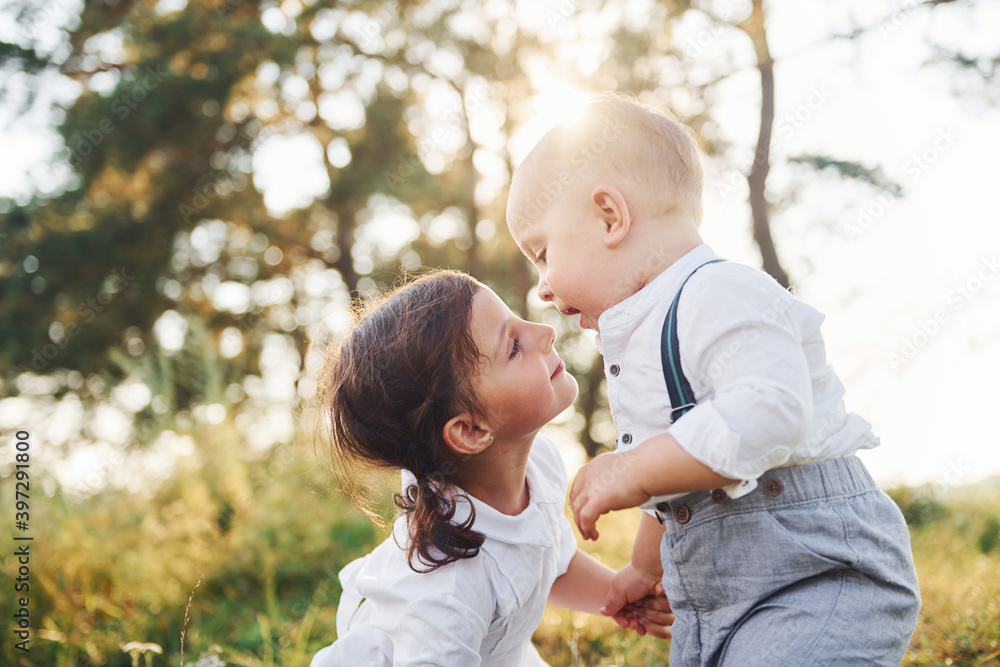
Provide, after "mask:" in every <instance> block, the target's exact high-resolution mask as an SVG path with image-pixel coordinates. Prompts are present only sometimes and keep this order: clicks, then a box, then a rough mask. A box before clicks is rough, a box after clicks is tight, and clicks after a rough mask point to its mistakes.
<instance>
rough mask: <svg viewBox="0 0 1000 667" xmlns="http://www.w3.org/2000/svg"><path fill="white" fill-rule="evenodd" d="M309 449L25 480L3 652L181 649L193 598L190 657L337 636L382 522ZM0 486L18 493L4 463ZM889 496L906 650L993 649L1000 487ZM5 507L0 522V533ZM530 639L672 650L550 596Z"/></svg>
mask: <svg viewBox="0 0 1000 667" xmlns="http://www.w3.org/2000/svg"><path fill="white" fill-rule="evenodd" d="M301 454H302V456H301V457H288V456H287V455H286V456H285V457H283V460H280V461H279V460H271V461H261V462H257V463H254V464H246V465H242V466H237V465H234V466H232V467H231V468H232V469H230V470H228V471H227V472H226V473H225V474H224V475H222V476H221V478H219V479H213V480H212V483H211V484H209V483H206V482H205V481H203V480H202V479H201V478H200V477H199V476H198V475H195V474H182V475H179V476H178V477H177V479H175V480H173V481H171V482H169V483H167V484H165V485H164V486H163V487H161V488H160V489H159V490H158V491H157V492H156V493H155V495H152V496H148V497H142V496H126V495H123V494H106V495H98V496H96V497H92V498H90V499H88V500H86V501H85V502H76V501H71V500H70V499H68V498H65V497H64V496H62V495H60V494H56V495H55V496H53V497H45V496H42V494H41V493H39V492H35V493H34V494H33V500H32V503H33V505H32V522H33V524H32V525H33V534H34V541H33V542H32V546H31V562H30V568H31V580H30V583H31V590H30V592H29V594H28V595H29V597H30V611H31V618H32V627H33V629H34V633H33V636H32V639H31V651H30V654H24V653H22V652H21V651H19V650H17V649H15V648H14V645H13V644H14V641H15V640H14V638H13V637H14V636H13V634H12V630H13V627H12V625H11V622H10V620H9V619H11V618H12V617H13V616H12V614H13V613H14V611H15V607H14V604H15V601H16V600H15V596H14V595H11V594H9V593H8V591H10V590H12V589H13V584H14V582H13V581H12V580H11V578H12V577H13V576H16V572H17V567H18V564H17V563H16V558H15V557H14V556H13V549H9V548H4V549H3V555H2V556H0V587H2V588H3V590H4V591H5V592H4V595H3V596H2V597H0V615H2V617H3V618H4V619H5V622H4V631H3V634H2V635H0V648H2V653H3V656H4V658H5V659H4V660H3V662H4V664H12V665H19V666H24V667H28V666H29V665H30V666H39V665H53V666H58V667H64V666H65V667H86V666H89V665H109V666H121V667H130V666H132V665H154V666H159V665H179V664H180V661H181V640H180V636H181V631H182V630H183V629H184V627H185V626H184V623H185V611H186V608H187V605H188V601H189V599H190V609H189V610H188V616H189V619H188V623H187V627H186V633H185V640H184V663H185V664H188V663H192V664H200V665H201V667H211V666H213V665H214V666H216V667H218V665H220V664H223V663H224V664H227V665H246V666H247V667H271V666H276V665H281V666H284V667H305V666H306V665H308V664H309V660H310V658H311V656H312V654H313V653H315V651H316V650H318V649H319V648H321V647H323V646H325V645H327V644H329V643H330V642H332V641H333V639H334V638H335V615H336V603H337V600H338V597H339V594H340V589H339V587H338V584H337V580H336V573H337V572H338V570H339V569H340V568H341V567H342V566H343V565H344V564H346V563H347V562H348V561H350V560H351V559H353V558H354V557H356V556H357V555H360V554H363V553H364V552H365V551H367V550H368V549H370V548H371V547H372V546H373V545H375V544H376V543H378V542H379V541H380V540H381V539H382V535H383V534H384V533H383V532H382V531H381V530H379V529H377V528H375V527H373V526H372V525H371V524H370V523H369V522H368V521H367V520H366V519H365V518H364V517H363V516H362V515H360V514H359V513H358V512H357V511H355V510H353V509H351V508H349V507H346V506H344V504H343V503H342V502H341V501H340V500H339V499H338V498H337V496H336V494H335V493H334V492H332V491H331V490H329V488H328V480H329V478H328V476H327V474H326V472H325V471H324V470H323V469H322V468H319V467H318V466H316V465H313V464H312V463H311V462H312V461H314V460H315V459H314V458H312V454H311V451H307V450H303V451H302V452H301ZM33 488H36V485H33ZM0 489H2V493H3V497H4V498H12V497H13V482H12V480H11V479H10V478H6V479H4V480H2V482H0ZM892 495H893V497H894V498H895V499H896V501H897V503H899V504H900V506H901V507H902V508H903V510H904V514H906V516H907V519H908V521H909V523H910V526H911V532H912V536H913V546H914V553H915V557H916V563H917V570H918V574H919V577H920V584H921V590H922V594H923V600H924V606H923V610H922V612H921V616H920V620H919V624H918V627H917V631H916V633H915V634H914V637H913V642H912V644H911V647H910V651H909V652H908V653H907V656H906V659H905V661H904V664H906V665H987V664H997V663H1000V485H997V484H992V485H979V486H978V487H976V488H974V489H966V490H963V489H959V490H954V491H953V492H951V493H949V494H948V495H947V496H946V497H939V496H937V495H935V494H934V493H932V492H931V491H929V490H927V489H900V490H896V491H894V492H892ZM222 498H228V499H229V500H228V501H223V500H222ZM637 520H638V516H637V514H636V513H634V512H632V513H629V512H625V513H618V514H615V515H612V516H611V517H605V518H604V519H602V524H601V526H602V539H601V540H600V542H599V543H598V544H596V545H595V544H592V543H587V544H584V548H586V549H589V550H592V552H593V553H596V554H597V555H598V556H599V557H600V558H601V559H602V560H603V561H604V562H606V563H608V564H609V565H611V566H612V567H619V566H621V565H622V564H624V563H625V562H626V561H627V559H628V549H629V544H630V540H631V535H632V534H633V531H634V526H635V523H636V521H637ZM9 523H10V522H8V521H5V522H3V525H2V526H0V531H4V532H3V533H0V537H2V539H3V543H4V544H5V545H10V544H13V541H12V539H11V537H12V536H11V535H10V534H9V532H10V527H9ZM202 577H203V579H202V581H201V584H200V585H199V586H198V589H197V591H195V592H194V594H193V595H192V589H193V588H194V587H195V585H196V583H197V582H198V581H199V579H200V578H202ZM19 595H20V594H19ZM535 641H536V643H537V644H538V646H539V650H540V651H541V653H542V655H543V657H545V658H546V659H547V660H548V661H549V662H550V663H551V664H552V665H587V666H591V665H630V666H632V665H639V666H642V665H665V664H667V658H668V655H669V642H667V641H662V640H656V639H653V638H648V637H647V638H639V637H636V636H634V635H627V634H624V633H622V632H620V631H619V630H618V628H617V626H615V625H614V624H613V623H612V622H611V621H609V620H607V619H604V618H597V617H592V616H588V615H586V614H577V613H572V612H565V611H562V610H558V609H556V608H550V609H549V610H548V611H547V613H546V615H545V618H544V620H543V622H542V625H541V627H540V628H539V629H538V631H537V633H536V634H535ZM129 643H133V644H131V645H129ZM135 643H140V644H146V646H144V647H143V646H139V647H138V648H136V644H135ZM153 645H155V648H154V647H153ZM123 646H124V647H125V648H129V649H130V651H129V652H126V651H124V650H123V648H122V647H123ZM143 649H146V651H145V652H141V651H142V650H143ZM156 650H160V651H162V653H156V652H155V651H156Z"/></svg>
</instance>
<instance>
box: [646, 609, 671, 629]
mask: <svg viewBox="0 0 1000 667" xmlns="http://www.w3.org/2000/svg"><path fill="white" fill-rule="evenodd" d="M639 620H641V621H644V622H647V623H655V624H656V625H673V624H674V621H675V620H677V617H676V616H674V615H673V614H672V613H671V612H669V611H654V610H652V609H647V610H645V611H644V612H643V613H642V615H641V616H640V617H639Z"/></svg>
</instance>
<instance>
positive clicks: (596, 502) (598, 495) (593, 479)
mask: <svg viewBox="0 0 1000 667" xmlns="http://www.w3.org/2000/svg"><path fill="white" fill-rule="evenodd" d="M629 454H630V452H611V453H608V454H601V455H600V456H598V457H596V458H595V459H594V460H593V461H591V462H590V463H588V464H587V465H585V466H584V467H583V468H581V469H580V472H579V473H577V475H576V479H575V480H573V487H572V488H571V489H570V491H569V504H570V506H571V507H572V508H573V520H574V521H575V522H576V526H577V528H579V529H580V534H581V535H583V538H584V539H585V540H596V539H597V538H598V532H597V525H596V524H597V519H598V517H600V516H601V515H602V514H607V513H608V512H610V511H612V510H622V509H627V508H629V507H637V506H638V505H641V504H643V503H644V502H646V501H647V500H649V498H650V496H649V494H647V493H646V492H644V491H643V490H642V489H641V488H639V485H638V484H637V483H636V481H635V475H633V474H632V471H631V465H630V462H631V457H630V456H629Z"/></svg>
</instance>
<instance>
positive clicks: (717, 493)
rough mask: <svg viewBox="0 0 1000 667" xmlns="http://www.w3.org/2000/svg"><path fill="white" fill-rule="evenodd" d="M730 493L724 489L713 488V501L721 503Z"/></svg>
mask: <svg viewBox="0 0 1000 667" xmlns="http://www.w3.org/2000/svg"><path fill="white" fill-rule="evenodd" d="M728 497H729V494H728V493H726V492H725V491H724V490H722V489H712V502H713V503H715V504H716V505H718V504H719V503H722V502H725V500H726V498H728Z"/></svg>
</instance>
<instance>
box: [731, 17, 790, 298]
mask: <svg viewBox="0 0 1000 667" xmlns="http://www.w3.org/2000/svg"><path fill="white" fill-rule="evenodd" d="M740 28H741V29H742V30H743V31H744V32H746V33H747V35H749V36H750V39H751V40H753V44H754V50H755V51H756V53H757V69H759V70H760V87H761V103H760V133H759V134H758V135H757V150H756V151H755V152H754V160H753V167H751V169H750V174H749V175H748V176H747V183H748V185H749V186H750V211H751V213H752V214H753V238H754V241H756V242H757V247H758V248H760V255H761V259H762V261H763V266H764V270H765V271H767V272H768V273H769V274H771V276H772V277H773V278H774V279H775V280H777V281H778V282H779V283H780V284H781V286H782V287H785V288H787V287H788V286H789V281H788V274H787V273H785V270H784V269H783V268H782V267H781V263H780V262H779V261H778V253H777V250H775V248H774V239H772V238H771V225H770V222H769V221H768V205H767V198H766V196H765V188H766V183H767V174H768V172H769V171H770V169H771V163H770V159H771V131H772V129H773V127H774V61H773V60H771V52H770V50H769V49H768V46H767V30H766V28H765V26H764V8H763V0H754V3H753V12H752V13H751V15H750V18H748V19H747V21H746V22H745V23H744V24H742V25H741V26H740Z"/></svg>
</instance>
